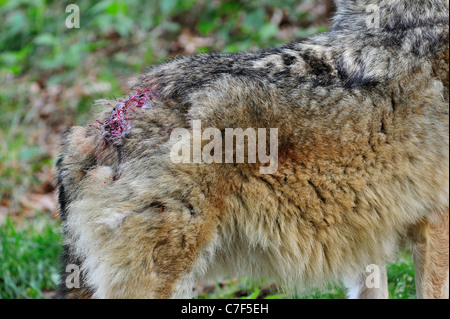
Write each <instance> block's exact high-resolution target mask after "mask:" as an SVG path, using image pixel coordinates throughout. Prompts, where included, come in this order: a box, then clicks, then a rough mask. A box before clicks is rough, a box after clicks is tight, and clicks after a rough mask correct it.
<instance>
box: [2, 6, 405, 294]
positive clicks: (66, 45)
mask: <svg viewBox="0 0 450 319" xmlns="http://www.w3.org/2000/svg"><path fill="white" fill-rule="evenodd" d="M71 3H76V4H77V5H78V6H79V8H80V28H79V29H68V28H67V27H66V25H65V21H66V18H67V17H68V16H69V14H70V12H66V6H67V5H69V4H71ZM329 3H330V1H327V0H321V1H313V0H277V1H275V0H226V1H218V0H150V1H143V0H128V1H112V0H101V1H93V0H79V1H55V0H0V24H1V32H0V111H1V114H0V263H1V268H0V298H47V297H51V291H52V290H53V289H54V288H55V285H56V284H57V281H58V278H57V274H58V271H59V260H58V255H59V254H60V253H61V247H60V242H61V235H60V233H59V231H58V230H57V229H58V222H57V221H55V220H54V212H55V209H56V208H53V209H52V208H51V207H49V205H47V206H45V205H44V206H42V205H41V203H39V202H38V203H36V205H32V204H33V203H30V198H43V197H45V196H47V197H45V198H46V199H47V201H48V198H49V196H50V197H51V196H54V195H52V192H53V191H54V189H53V187H54V185H53V174H54V169H53V166H54V158H55V157H56V154H57V152H58V143H59V140H58V136H59V135H60V134H61V133H62V132H63V131H64V130H65V129H66V128H67V127H68V126H70V125H74V124H85V123H86V121H87V119H88V114H89V112H90V110H91V107H92V104H93V101H94V100H96V99H100V98H114V97H118V96H120V95H122V94H124V93H125V92H126V91H127V90H128V88H129V84H128V80H130V79H132V78H133V77H134V76H136V75H137V74H138V73H139V72H143V71H144V70H145V68H146V67H147V66H150V65H151V64H153V63H156V62H158V61H161V60H164V59H166V58H168V57H172V56H175V55H177V54H194V53H200V52H235V51H244V50H252V49H256V48H260V47H273V46H277V45H280V44H282V43H285V42H289V41H291V40H294V39H295V38H298V37H306V36H309V35H311V34H315V33H318V32H322V31H325V30H326V24H327V21H328V17H329V9H330V8H329V6H328V7H327V5H329ZM319 5H320V6H322V7H321V8H322V9H321V10H316V11H314V10H313V9H312V8H316V7H318V6H319ZM327 10H328V11H327ZM318 12H319V13H318ZM320 12H321V13H320ZM32 195H35V196H34V197H33V196H32ZM50 206H51V205H50ZM52 213H53V217H52V215H51V214H52ZM389 272H390V280H391V281H390V293H391V296H392V297H394V298H411V297H414V280H413V279H412V278H414V270H413V267H412V261H411V257H410V256H409V255H405V256H402V257H401V258H400V260H399V262H398V263H397V264H394V265H391V266H390V267H389ZM344 295H345V290H344V289H343V288H342V287H341V286H340V285H337V286H336V287H334V286H330V289H329V290H328V291H325V292H320V291H312V292H308V293H302V294H294V295H292V294H291V295H285V294H280V292H279V291H277V289H276V288H274V287H273V286H270V285H268V284H267V283H264V282H263V283H255V282H253V281H250V280H246V279H243V280H240V281H233V280H231V281H227V282H226V283H219V282H217V283H216V284H215V286H214V287H212V288H211V289H209V290H208V291H205V292H202V293H200V295H199V298H250V299H253V298H343V297H344Z"/></svg>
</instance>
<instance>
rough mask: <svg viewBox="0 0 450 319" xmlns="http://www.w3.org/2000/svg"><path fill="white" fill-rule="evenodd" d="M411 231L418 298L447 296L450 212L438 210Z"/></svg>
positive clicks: (445, 297)
mask: <svg viewBox="0 0 450 319" xmlns="http://www.w3.org/2000/svg"><path fill="white" fill-rule="evenodd" d="M432 217H433V218H430V219H427V220H424V221H422V222H421V223H419V224H417V225H416V226H414V227H413V228H412V229H411V231H410V240H411V244H412V252H413V256H414V266H415V270H416V287H417V298H420V299H448V298H449V291H448V290H449V247H448V246H449V213H448V208H447V212H446V213H445V214H442V213H437V214H436V215H433V216H432Z"/></svg>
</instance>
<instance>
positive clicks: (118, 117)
mask: <svg viewBox="0 0 450 319" xmlns="http://www.w3.org/2000/svg"><path fill="white" fill-rule="evenodd" d="M157 96H158V93H157V92H156V91H154V90H150V89H146V90H143V91H141V90H138V91H137V92H136V93H135V94H133V95H131V96H130V97H129V98H128V100H126V101H125V102H122V103H120V104H119V105H118V106H116V107H115V108H114V110H113V112H112V113H111V116H110V117H109V119H108V120H106V121H105V122H104V123H101V124H102V126H103V133H102V136H103V137H104V138H105V139H106V140H107V141H114V140H116V139H119V138H120V137H122V135H123V134H125V133H126V132H128V131H129V130H130V129H131V126H130V124H129V122H128V119H127V114H128V112H129V111H130V109H133V108H142V109H150V108H152V106H153V103H152V101H153V100H154V99H155V98H157Z"/></svg>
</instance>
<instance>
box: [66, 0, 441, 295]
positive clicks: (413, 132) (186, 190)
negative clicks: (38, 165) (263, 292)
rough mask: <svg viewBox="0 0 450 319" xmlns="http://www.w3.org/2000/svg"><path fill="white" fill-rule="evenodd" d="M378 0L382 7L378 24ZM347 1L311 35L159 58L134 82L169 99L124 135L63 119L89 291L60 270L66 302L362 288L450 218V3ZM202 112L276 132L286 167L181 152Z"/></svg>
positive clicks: (71, 201) (78, 248)
mask: <svg viewBox="0 0 450 319" xmlns="http://www.w3.org/2000/svg"><path fill="white" fill-rule="evenodd" d="M368 4H377V5H378V6H379V8H380V11H379V12H380V18H381V19H380V22H381V24H380V28H378V29H374V28H368V26H367V24H366V19H367V15H368V14H369V13H367V12H366V8H367V5H368ZM337 5H338V9H337V16H336V18H335V25H334V26H333V28H332V29H331V30H330V31H328V32H325V33H323V34H320V35H317V36H314V37H312V38H309V39H305V40H301V41H297V42H293V43H290V44H287V45H285V46H283V47H281V48H277V49H270V50H262V51H258V52H251V53H238V54H216V55H199V56H194V57H190V58H184V57H183V58H177V59H175V60H172V61H169V62H166V63H163V64H160V65H157V66H154V67H153V68H152V69H151V70H150V71H149V72H148V73H147V74H144V75H143V76H142V77H141V79H140V81H139V83H138V85H139V87H141V88H145V89H151V90H156V91H158V92H159V96H158V99H156V100H155V101H153V106H152V108H151V109H146V110H143V109H142V110H135V111H133V112H130V114H129V120H130V124H131V127H132V128H131V130H130V131H129V132H127V133H126V134H125V135H124V136H123V137H122V138H121V139H120V140H118V141H116V142H115V143H108V142H107V141H106V140H105V139H104V138H103V137H102V127H101V126H100V125H95V124H94V125H91V126H86V127H73V128H72V129H70V130H69V131H68V133H67V134H66V135H65V137H64V143H63V151H62V155H61V157H60V159H59V161H58V165H57V167H58V183H59V185H60V191H59V198H60V206H61V218H62V220H63V230H64V236H65V243H64V246H65V263H66V264H77V265H79V266H80V267H81V270H82V287H81V288H80V289H72V290H70V289H67V288H66V287H65V278H66V275H67V274H66V273H64V272H63V275H62V285H61V289H60V295H61V296H65V297H74V298H76V297H90V296H92V297H96V298H168V297H181V296H185V294H187V293H189V292H190V291H191V288H192V285H193V284H194V283H195V282H196V280H199V279H201V278H204V277H205V276H213V275H224V274H230V275H233V276H240V275H251V276H254V277H263V278H267V279H273V280H276V281H277V282H278V283H280V284H282V285H285V286H286V287H290V286H292V285H297V286H321V285H323V284H326V283H328V282H330V281H334V280H339V279H344V280H346V281H347V282H351V281H352V280H351V279H352V278H358V277H359V276H362V275H363V274H364V273H365V269H366V266H367V265H370V264H378V265H384V263H385V262H387V261H390V260H392V259H393V258H394V257H395V255H396V253H397V251H398V248H399V245H400V243H401V242H403V241H404V240H405V238H407V237H408V236H409V237H411V236H410V235H408V234H411V232H412V233H413V234H416V233H417V231H416V232H415V231H414V229H417V227H419V226H417V225H421V224H422V223H424V222H425V223H426V221H427V220H434V221H436V220H440V219H442V218H444V219H445V217H443V216H444V215H445V214H448V209H447V207H448V204H449V189H448V187H449V186H448V185H449V118H448V115H449V106H448V104H447V102H448V94H449V92H448V89H449V77H448V67H449V64H448V63H449V60H448V54H449V48H448V29H449V26H448V9H449V2H448V0H428V1H416V0H411V1H410V0H389V1H387V0H378V1H363V0H339V1H337ZM114 103H117V102H113V101H111V102H108V101H106V102H104V112H103V113H102V114H101V115H98V116H95V117H94V120H93V121H92V122H93V123H96V122H95V120H98V121H99V122H100V123H102V122H104V121H106V120H107V119H108V118H109V115H110V114H111V112H112V109H113V107H114V106H115V105H114ZM191 120H201V121H202V127H204V128H208V127H215V128H218V129H220V130H224V129H225V128H243V129H245V128H279V165H278V170H277V172H276V173H274V174H272V175H261V174H260V172H259V166H258V165H254V164H210V165H207V164H174V163H172V162H171V160H170V157H169V153H170V149H171V147H172V146H173V143H174V142H173V141H170V139H169V136H170V132H171V130H172V129H174V128H190V127H191ZM438 224H439V223H438ZM446 225H447V228H448V222H447V224H446ZM421 229H423V227H422V228H421ZM412 237H414V236H412ZM424 238H440V244H439V245H440V247H442V249H441V248H439V250H438V251H447V256H448V232H447V235H446V236H440V237H439V236H431V237H426V236H425V237H424V236H422V237H420V238H419V239H417V240H415V242H419V244H418V246H417V247H419V246H420V242H422V243H425V244H422V246H421V247H422V248H420V247H419V248H417V249H416V251H419V250H420V249H423V247H425V246H426V245H427V243H429V242H433V240H431V241H430V240H428V241H427V240H426V239H424ZM413 241H414V239H413ZM428 246H429V245H428ZM436 258H438V257H436ZM444 266H446V267H447V270H446V271H447V274H448V262H447V264H446V265H444ZM422 277H426V276H425V275H424V276H422ZM431 277H433V275H431ZM434 277H436V276H434ZM441 277H442V276H441ZM447 281H448V277H447ZM429 282H430V281H429V280H428V283H427V285H428V284H429ZM424 285H425V284H424ZM436 285H437V286H439V285H440V284H439V283H436ZM439 287H440V286H439ZM439 289H441V288H439ZM447 293H448V292H447ZM359 295H360V296H361V297H364V296H363V295H364V293H362V292H360V293H359ZM431 295H432V293H428V294H426V295H424V297H430V296H431ZM378 296H386V295H385V294H383V293H380V294H379V295H378Z"/></svg>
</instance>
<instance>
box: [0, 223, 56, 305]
mask: <svg viewBox="0 0 450 319" xmlns="http://www.w3.org/2000/svg"><path fill="white" fill-rule="evenodd" d="M57 227H58V224H57V223H56V222H55V221H53V220H51V219H49V218H48V217H45V216H42V215H41V216H39V217H36V218H35V219H34V220H33V221H29V220H26V221H24V222H23V224H22V225H20V226H18V225H17V224H15V223H13V222H12V221H11V219H9V218H7V220H6V223H4V224H2V225H0V265H1V268H0V298H2V299H16V298H46V293H47V292H50V291H52V290H53V289H54V288H55V287H56V285H57V283H58V273H59V268H60V264H59V256H60V253H61V236H60V233H59V232H58V231H57Z"/></svg>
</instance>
